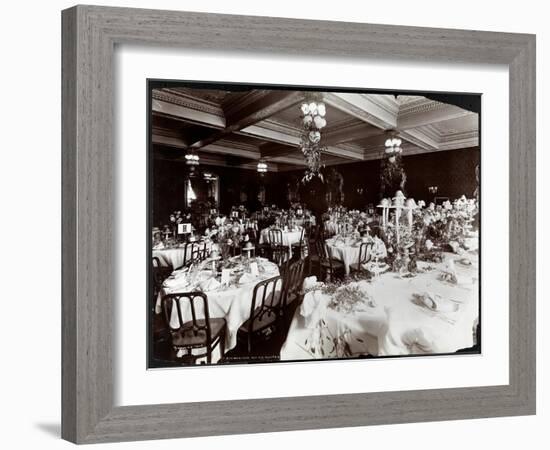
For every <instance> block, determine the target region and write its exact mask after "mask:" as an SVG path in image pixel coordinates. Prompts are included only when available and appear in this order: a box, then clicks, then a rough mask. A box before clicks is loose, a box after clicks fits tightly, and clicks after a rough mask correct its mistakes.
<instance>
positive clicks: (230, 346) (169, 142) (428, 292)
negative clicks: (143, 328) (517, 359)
mask: <svg viewBox="0 0 550 450" xmlns="http://www.w3.org/2000/svg"><path fill="white" fill-rule="evenodd" d="M303 89H305V88H300V90H298V89H291V88H274V87H265V86H249V85H207V84H205V85H201V84H190V83H187V84H186V83H176V82H158V81H157V82H151V81H150V85H149V90H148V95H149V102H148V103H149V108H150V109H149V111H148V118H149V152H148V153H149V159H148V161H149V164H148V170H149V182H148V183H149V185H148V189H149V191H148V196H149V208H148V214H149V221H148V223H149V226H148V229H147V239H150V241H149V242H150V245H149V251H150V257H149V261H150V266H149V269H150V270H149V271H148V274H149V291H148V294H147V309H148V324H147V327H148V355H149V358H148V366H149V368H161V367H173V366H187V365H196V364H236V363H240V364H242V363H245V364H246V363H266V362H267V363H273V362H289V361H303V360H313V359H317V360H326V359H347V358H380V357H398V356H410V355H443V354H461V353H465V354H468V353H479V352H480V351H481V326H480V320H479V312H480V281H479V278H480V277H479V266H480V255H479V247H480V245H479V241H480V179H479V178H480V175H479V174H480V161H481V158H480V133H479V130H480V121H481V110H480V108H481V106H480V105H481V101H480V96H479V95H476V94H449V93H418V92H412V93H411V92H380V91H363V92H352V91H345V90H338V91H336V90H335V91H329V90H323V91H317V90H309V89H307V90H303Z"/></svg>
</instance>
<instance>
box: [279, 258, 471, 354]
mask: <svg viewBox="0 0 550 450" xmlns="http://www.w3.org/2000/svg"><path fill="white" fill-rule="evenodd" d="M469 257H470V258H472V261H473V264H472V265H471V266H464V265H461V264H459V263H458V262H457V263H456V273H457V275H458V279H459V283H458V284H457V285H453V284H450V283H448V282H446V281H440V280H439V278H438V277H439V275H440V274H441V269H442V268H443V267H444V266H445V263H440V264H431V266H432V267H434V270H432V271H429V272H426V273H422V274H419V275H417V276H416V277H414V278H405V279H404V278H400V277H399V276H398V275H396V274H395V273H389V272H388V273H385V274H382V275H380V276H379V277H378V278H376V279H375V280H374V281H373V282H371V283H369V282H366V281H361V282H359V283H358V284H359V286H360V287H361V289H365V290H366V291H367V292H368V293H369V294H370V295H371V296H372V298H374V300H375V302H376V306H374V307H367V308H365V311H358V312H353V313H347V314H346V313H343V312H338V311H336V310H334V309H331V308H329V307H328V306H327V305H328V302H329V301H330V297H329V296H328V295H325V294H323V293H322V292H320V291H314V292H308V293H307V294H306V296H305V298H304V302H303V303H302V306H301V308H298V309H297V310H296V313H295V316H294V318H293V321H292V324H291V326H290V330H289V332H288V336H287V340H286V342H285V344H284V346H283V348H282V349H281V360H301V359H315V358H335V357H342V355H341V350H342V349H341V348H340V351H339V349H338V348H334V347H335V346H334V344H333V342H332V341H329V339H327V338H326V336H329V337H330V336H340V337H343V338H342V340H343V342H347V344H348V345H349V349H350V350H351V353H352V354H353V355H354V356H358V355H365V354H371V355H378V356H383V355H386V356H396V355H408V354H426V353H428V354H429V353H453V352H455V351H457V350H459V349H462V348H468V347H471V346H473V345H474V340H473V339H474V338H473V336H474V331H475V330H474V327H475V325H476V322H477V320H478V314H479V290H478V289H479V282H478V279H477V276H478V272H477V256H475V255H471V254H470V255H469ZM445 258H446V261H448V260H450V259H457V260H460V259H461V257H458V256H457V255H452V254H445ZM420 265H421V266H422V267H426V266H428V264H426V263H420ZM427 291H428V292H431V293H436V294H439V295H441V297H442V298H441V311H439V312H438V311H433V310H430V309H428V308H426V307H425V306H418V305H417V304H415V302H413V299H414V296H413V294H423V293H425V292H427ZM456 305H458V309H457V310H456V311H454V309H453V308H454V307H456ZM304 316H306V317H304ZM321 319H323V320H324V322H321V321H320V320H321ZM322 323H324V324H325V326H324V328H323V327H321V326H320V324H322Z"/></svg>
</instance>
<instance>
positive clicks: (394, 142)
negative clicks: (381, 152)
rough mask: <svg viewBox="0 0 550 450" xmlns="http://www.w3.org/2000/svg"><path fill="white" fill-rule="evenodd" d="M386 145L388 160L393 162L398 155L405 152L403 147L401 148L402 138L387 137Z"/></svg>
mask: <svg viewBox="0 0 550 450" xmlns="http://www.w3.org/2000/svg"><path fill="white" fill-rule="evenodd" d="M384 146H385V147H386V149H385V153H386V156H387V157H388V160H389V161H390V162H391V163H395V160H396V157H397V155H400V154H401V153H402V152H403V149H402V148H401V139H399V138H395V137H393V138H390V139H386V142H385V143H384Z"/></svg>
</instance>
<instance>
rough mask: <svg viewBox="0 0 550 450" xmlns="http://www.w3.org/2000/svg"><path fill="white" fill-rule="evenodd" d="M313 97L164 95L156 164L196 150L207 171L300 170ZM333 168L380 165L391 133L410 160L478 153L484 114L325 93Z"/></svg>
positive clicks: (158, 92)
mask: <svg viewBox="0 0 550 450" xmlns="http://www.w3.org/2000/svg"><path fill="white" fill-rule="evenodd" d="M306 94H307V93H306V92H302V91H290V90H263V89H252V90H244V89H243V90H237V91H227V90H214V89H199V88H196V89H191V88H182V87H177V88H162V89H154V90H153V92H152V102H151V104H152V122H151V123H152V142H153V152H154V156H155V157H158V158H167V159H184V155H185V153H186V151H188V150H189V149H193V150H195V151H196V152H198V154H199V155H200V158H201V163H202V164H212V165H220V166H238V167H243V168H250V169H255V167H256V164H257V162H258V160H259V159H260V158H264V159H265V160H266V161H267V163H268V167H269V170H270V171H284V170H295V169H299V168H303V167H304V165H305V163H304V159H303V156H302V154H301V152H300V148H299V145H300V134H301V111H300V107H299V106H300V104H301V103H302V102H303V101H304V99H305V97H306ZM319 95H320V97H321V98H322V101H323V102H324V103H325V105H326V110H327V112H326V120H327V126H326V128H324V129H323V130H322V143H323V144H324V145H325V146H326V147H327V151H326V153H325V154H323V162H324V163H325V164H326V165H335V164H343V163H350V162H357V161H365V160H371V159H377V158H380V157H381V155H382V154H383V150H384V142H385V140H386V139H387V137H388V132H394V133H396V134H397V135H398V136H399V137H401V138H402V140H403V145H402V148H403V155H404V156H406V155H412V154H418V153H426V152H435V151H444V150H454V149H460V148H470V147H477V146H478V145H479V141H478V139H479V130H478V123H479V121H478V114H477V113H475V112H471V111H468V110H466V109H462V108H460V107H459V106H455V105H452V104H448V103H443V102H440V101H436V100H433V99H430V98H426V97H422V96H411V95H397V96H395V95H390V94H355V93H342V92H323V93H320V94H319Z"/></svg>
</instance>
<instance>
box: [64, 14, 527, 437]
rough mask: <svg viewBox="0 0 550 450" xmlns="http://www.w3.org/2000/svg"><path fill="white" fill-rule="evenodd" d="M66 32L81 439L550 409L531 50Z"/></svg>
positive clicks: (309, 35)
mask: <svg viewBox="0 0 550 450" xmlns="http://www.w3.org/2000/svg"><path fill="white" fill-rule="evenodd" d="M62 18H63V324H62V325H63V334H62V336H63V342H62V343H63V397H62V402H63V417H62V434H63V437H64V438H65V439H68V440H70V441H73V442H77V443H92V442H106V441H121V440H138V439H157V438H169V437H191V436H207V435H220V434H234V433H257V432H269V431H284V430H298V429H314V428H325V427H345V426H358V425H375V424H386V423H402V422H412V421H430V420H452V419H462V418H474V417H489V416H508V415H519V414H533V413H534V412H535V392H536V388H535V327H534V323H535V292H534V290H535V275H534V274H535V256H534V255H535V251H534V248H535V247H534V245H535V232H534V231H535V221H534V209H535V203H534V202H535V177H534V170H535V169H534V168H535V142H534V136H535V125H534V124H535V120H534V118H535V79H534V77H535V75H534V73H535V72H534V68H535V51H534V49H535V38H534V36H531V35H519V34H508V33H485V32H480V31H475V32H474V31H464V30H446V29H431V28H414V27H399V26H390V25H372V24H358V23H339V22H317V21H306V20H294V19H276V18H268V17H245V16H224V15H215V14H202V13H187V12H174V11H155V10H138V9H126V8H106V7H95V6H76V7H74V8H71V9H68V10H66V11H64V12H63V16H62ZM328 35H330V36H331V39H326V36H328ZM436 197H448V199H447V200H445V201H443V202H439V201H436ZM187 224H189V225H190V226H189V227H185V225H187ZM182 228H186V229H185V231H186V232H185V233H183V234H181V233H179V231H181V229H182ZM481 256H483V258H481ZM168 368H170V370H167V369H168ZM174 368H176V370H174ZM404 374H406V376H404ZM281 379H286V380H296V382H293V383H281V382H280V380H281ZM335 380H336V381H335ZM182 386H187V387H189V386H192V389H189V388H186V389H182V388H181V387H182Z"/></svg>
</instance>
